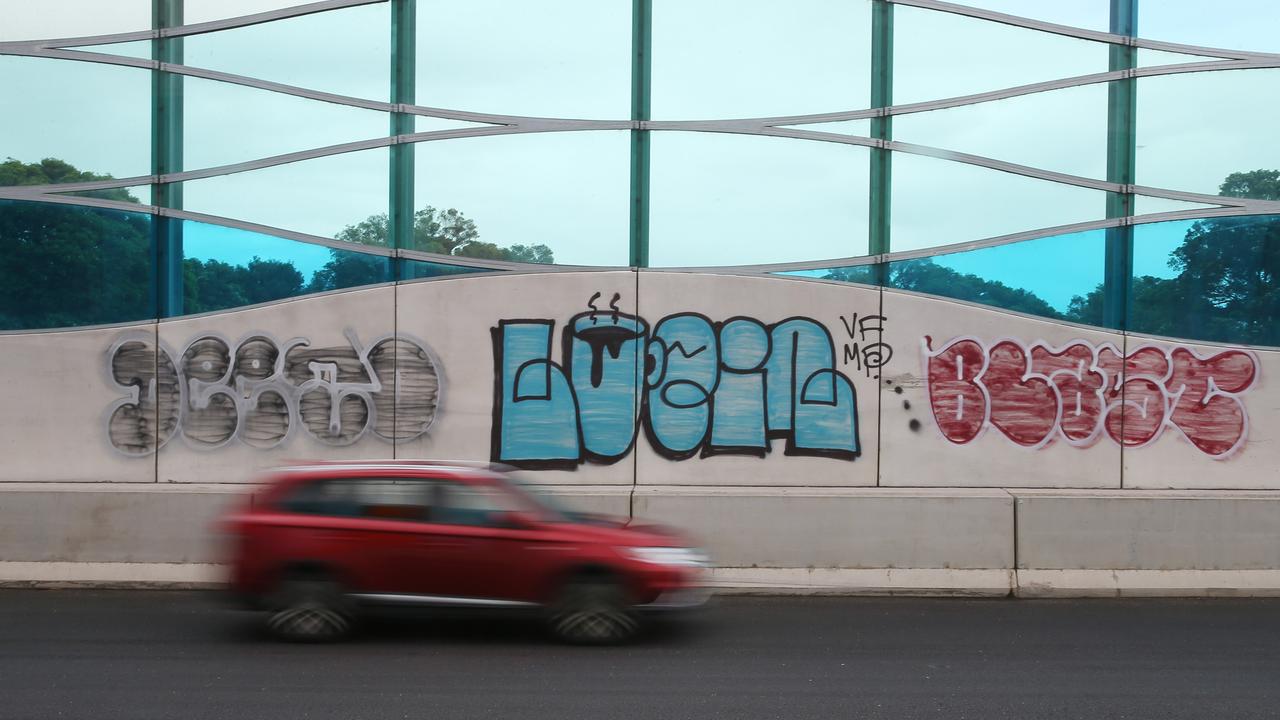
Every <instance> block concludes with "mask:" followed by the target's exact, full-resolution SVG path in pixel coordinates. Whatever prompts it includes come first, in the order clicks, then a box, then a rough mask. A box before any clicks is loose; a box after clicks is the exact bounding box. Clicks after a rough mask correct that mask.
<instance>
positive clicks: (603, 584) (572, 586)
mask: <svg viewBox="0 0 1280 720" xmlns="http://www.w3.org/2000/svg"><path fill="white" fill-rule="evenodd" d="M550 622H551V630H552V632H554V633H555V634H556V636H557V637H559V638H560V639H562V640H565V641H567V642H571V643H577V644H584V645H604V644H611V643H619V642H623V641H625V640H629V639H631V638H632V637H634V636H635V634H636V632H637V630H639V627H640V621H639V619H638V618H637V617H636V614H635V612H634V611H633V610H632V607H631V602H630V598H629V596H628V594H627V591H626V588H624V587H623V586H622V584H621V583H619V582H618V581H617V580H616V579H614V578H613V577H611V576H608V575H579V576H576V577H574V578H573V579H571V580H570V581H569V582H567V583H566V584H565V586H564V588H562V589H561V591H560V595H559V597H557V599H556V601H555V602H554V603H553V604H552V606H551V614H550Z"/></svg>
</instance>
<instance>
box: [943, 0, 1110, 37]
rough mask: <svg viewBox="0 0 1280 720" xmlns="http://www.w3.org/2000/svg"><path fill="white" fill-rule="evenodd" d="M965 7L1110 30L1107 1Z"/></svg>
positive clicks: (974, 0) (1022, 0)
mask: <svg viewBox="0 0 1280 720" xmlns="http://www.w3.org/2000/svg"><path fill="white" fill-rule="evenodd" d="M964 4H965V5H971V6H973V7H978V8H982V9H983V10H995V11H996V12H1002V13H1006V14H1008V15H1017V16H1018V17H1024V18H1031V19H1033V20H1043V21H1045V22H1051V23H1057V24H1059V25H1070V26H1072V27H1078V28H1085V29H1088V30H1101V31H1103V32H1106V31H1108V30H1109V29H1110V28H1111V14H1110V4H1109V3H1108V2H1107V0H1054V1H1053V2H1045V1H1044V0H969V2H966V3H964Z"/></svg>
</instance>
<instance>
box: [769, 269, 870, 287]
mask: <svg viewBox="0 0 1280 720" xmlns="http://www.w3.org/2000/svg"><path fill="white" fill-rule="evenodd" d="M773 274H774V275H790V276H792V277H807V278H818V279H819V280H837V281H839V282H849V283H860V284H862V285H878V284H879V283H878V281H877V280H876V266H875V265H848V266H846V267H836V268H823V269H821V270H788V271H786V272H779V273H773Z"/></svg>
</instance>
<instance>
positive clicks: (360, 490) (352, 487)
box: [280, 478, 433, 522]
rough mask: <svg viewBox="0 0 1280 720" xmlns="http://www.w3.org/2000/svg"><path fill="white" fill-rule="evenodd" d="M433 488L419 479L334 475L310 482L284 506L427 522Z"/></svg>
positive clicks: (305, 511) (311, 512)
mask: <svg viewBox="0 0 1280 720" xmlns="http://www.w3.org/2000/svg"><path fill="white" fill-rule="evenodd" d="M432 488H433V482H432V481H430V480H425V479H419V478H332V479H325V480H317V481H314V482H310V483H306V484H305V485H303V486H301V487H299V488H298V489H297V490H295V491H294V493H293V494H291V495H290V496H289V497H287V498H285V499H284V500H283V501H282V502H281V504H280V505H281V508H282V509H284V510H286V511H288V512H296V513H302V514H306V515H327V516H330V517H367V518H379V519H383V520H407V521H411V522H425V521H427V520H429V519H430V515H431V494H432Z"/></svg>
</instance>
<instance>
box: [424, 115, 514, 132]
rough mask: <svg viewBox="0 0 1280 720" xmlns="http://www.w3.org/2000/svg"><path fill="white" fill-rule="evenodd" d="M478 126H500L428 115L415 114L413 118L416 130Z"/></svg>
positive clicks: (457, 128)
mask: <svg viewBox="0 0 1280 720" xmlns="http://www.w3.org/2000/svg"><path fill="white" fill-rule="evenodd" d="M478 127H498V126H497V125H494V124H492V123H478V122H467V121H465V120H446V119H444V118H438V117H428V116H426V115H415V116H414V118H413V129H414V132H433V131H435V130H463V129H465V128H478Z"/></svg>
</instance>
